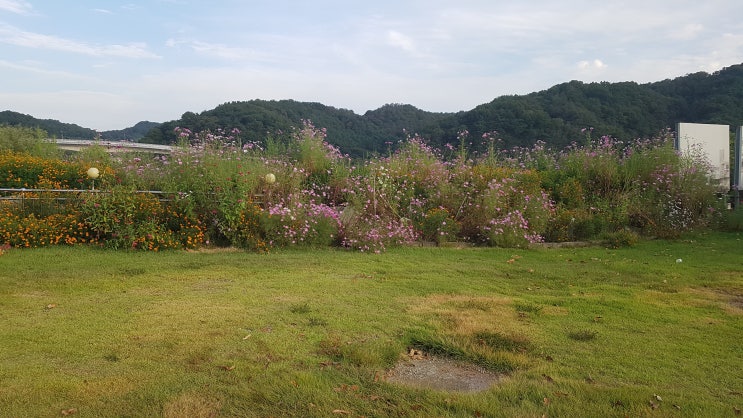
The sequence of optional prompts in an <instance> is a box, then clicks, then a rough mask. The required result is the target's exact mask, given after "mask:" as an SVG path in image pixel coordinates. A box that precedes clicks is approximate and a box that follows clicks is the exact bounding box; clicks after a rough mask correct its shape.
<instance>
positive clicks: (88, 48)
mask: <svg viewBox="0 0 743 418" xmlns="http://www.w3.org/2000/svg"><path fill="white" fill-rule="evenodd" d="M0 42H2V43H6V44H10V45H15V46H20V47H26V48H38V49H48V50H54V51H62V52H71V53H75V54H82V55H90V56H114V57H122V58H159V57H158V56H157V55H156V54H154V53H153V52H150V51H149V50H148V48H147V45H146V44H144V43H130V44H127V45H116V44H113V45H94V44H89V43H85V42H78V41H73V40H70V39H65V38H62V37H58V36H51V35H44V34H41V33H33V32H27V31H23V30H20V29H18V28H15V27H12V26H9V25H2V24H0Z"/></svg>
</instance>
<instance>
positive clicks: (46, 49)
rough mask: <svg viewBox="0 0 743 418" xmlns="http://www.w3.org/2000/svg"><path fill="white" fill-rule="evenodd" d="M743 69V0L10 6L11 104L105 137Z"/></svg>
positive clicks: (227, 0) (7, 103)
mask: <svg viewBox="0 0 743 418" xmlns="http://www.w3.org/2000/svg"><path fill="white" fill-rule="evenodd" d="M740 63H743V2H741V0H707V1H698V0H697V1H685V0H643V1H635V0H626V1H612V0H606V1H601V2H600V1H595V0H590V1H583V0H565V1H547V0H529V1H524V0H500V1H497V0H452V1H442V0H425V1H423V0H421V1H418V0H365V1H353V0H343V1H340V0H339V1H333V0H314V1H300V0H296V1H283V0H272V1H250V0H203V1H202V0H150V1H137V0H129V1H116V0H108V1H93V0H75V1H62V0H0V80H2V81H0V83H2V84H1V85H2V87H1V88H0V110H13V111H16V112H21V113H27V114H30V115H32V116H35V117H37V118H42V119H58V120H60V121H63V122H68V123H76V124H79V125H82V126H84V127H89V128H94V129H99V130H110V129H122V128H125V127H128V126H132V125H134V124H135V123H136V122H138V121H140V120H150V121H155V122H164V121H167V120H172V119H178V118H179V117H180V116H181V114H183V113H184V112H186V111H192V112H197V113H198V112H201V111H204V110H208V109H212V108H214V107H215V106H217V105H219V104H221V103H224V102H227V101H235V100H251V99H266V100H269V99H295V100H299V101H312V102H321V103H323V104H326V105H329V106H334V107H338V108H344V109H351V110H354V111H355V112H356V113H359V114H363V113H364V112H366V111H367V110H371V109H376V108H378V107H380V106H382V105H384V104H386V103H409V104H412V105H414V106H416V107H418V108H421V109H424V110H428V111H441V112H453V111H459V110H469V109H472V108H473V107H475V106H477V105H479V104H482V103H487V102H490V101H491V100H493V99H494V98H496V97H499V96H502V95H508V94H526V93H530V92H534V91H540V90H544V89H547V88H549V87H551V86H553V85H555V84H558V83H562V82H566V81H570V80H581V81H586V82H590V81H611V82H616V81H636V82H639V83H645V82H651V81H659V80H663V79H667V78H675V77H679V76H683V75H685V74H689V73H693V72H697V71H707V72H713V71H717V70H719V69H721V68H723V67H726V66H729V65H733V64H740Z"/></svg>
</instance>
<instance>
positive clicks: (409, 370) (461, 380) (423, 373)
mask: <svg viewBox="0 0 743 418" xmlns="http://www.w3.org/2000/svg"><path fill="white" fill-rule="evenodd" d="M502 378H503V376H501V375H499V374H497V373H493V372H490V371H488V370H485V369H482V368H480V367H477V366H475V365H473V364H470V363H465V362H461V361H456V360H451V359H447V358H442V357H434V356H429V355H420V356H409V357H408V358H406V359H405V360H402V361H400V362H399V363H398V364H397V365H396V366H395V367H394V368H393V369H391V370H389V371H388V372H387V376H386V379H387V381H388V382H391V383H399V384H403V385H409V386H414V387H419V388H426V389H433V390H441V391H453V392H480V391H483V390H486V389H488V388H489V387H490V386H492V385H493V384H495V383H497V382H498V381H499V380H500V379H502Z"/></svg>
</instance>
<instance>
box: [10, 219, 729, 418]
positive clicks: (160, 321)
mask: <svg viewBox="0 0 743 418" xmlns="http://www.w3.org/2000/svg"><path fill="white" fill-rule="evenodd" d="M740 240H741V235H740V234H734V233H731V234H712V235H699V236H695V237H691V238H689V239H686V240H679V241H672V242H668V241H649V242H640V243H638V244H637V245H636V246H634V247H631V248H619V249H605V248H600V247H589V248H562V249H546V248H543V249H540V248H536V249H532V250H519V251H517V254H516V255H517V256H518V257H514V250H513V249H509V250H500V249H497V248H495V249H482V248H468V249H461V248H400V249H393V250H390V251H389V252H388V253H386V254H382V255H369V254H359V253H353V252H345V251H334V250H322V251H287V252H280V253H273V254H263V255H258V254H249V253H243V252H234V251H230V252H208V251H204V252H175V251H174V252H165V253H159V254H154V253H153V254H149V253H130V252H110V251H101V250H97V249H93V248H85V247H74V248H45V249H35V250H15V249H13V250H9V251H7V252H6V253H5V254H3V255H1V256H0V318H1V319H2V327H0V341H2V342H3V343H2V344H0V406H1V407H2V415H4V416H24V417H26V416H28V417H34V416H60V415H62V414H63V413H68V414H71V413H74V414H75V416H80V417H114V416H168V417H179V416H204V417H209V416H243V417H251V416H255V417H263V416H302V417H326V416H420V417H423V416H455V417H457V416H461V417H471V416H478V414H479V415H482V416H509V417H510V416H517V417H518V416H542V415H547V416H566V417H567V416H625V415H626V416H709V417H716V416H734V415H735V413H736V412H735V411H736V410H739V409H743V391H742V390H741V388H742V387H743V378H741V374H740V359H741V358H743V346H742V345H741V344H740V336H741V335H743V306H742V302H743V265H742V264H741V262H740V261H741V259H740V245H741V241H740ZM677 259H682V260H683V262H681V263H677V262H676V260H677ZM510 260H515V261H510ZM411 347H415V348H418V349H423V350H427V351H428V352H430V353H436V354H439V355H442V356H448V357H453V358H456V359H460V360H465V361H468V362H471V363H474V364H477V365H479V366H481V367H485V368H488V369H490V370H495V371H499V372H504V373H507V378H505V379H502V380H501V381H500V382H499V383H498V384H497V385H495V386H493V387H492V388H490V389H489V390H487V391H484V392H479V393H477V394H461V393H446V392H437V391H432V390H423V389H414V388H411V387H407V386H402V385H396V384H392V383H390V382H387V381H385V378H384V376H385V371H386V370H389V369H390V368H392V367H393V366H394V364H396V363H397V361H398V360H399V359H400V358H401V357H402V356H404V355H405V354H406V353H407V352H408V350H409V349H410V348H411Z"/></svg>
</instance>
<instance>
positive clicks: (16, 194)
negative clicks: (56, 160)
mask: <svg viewBox="0 0 743 418" xmlns="http://www.w3.org/2000/svg"><path fill="white" fill-rule="evenodd" d="M101 193H110V191H106V190H83V189H3V188H0V205H12V206H14V209H17V210H20V212H21V213H24V214H31V213H33V214H37V215H48V214H51V213H60V212H64V211H65V210H67V209H68V207H69V206H70V205H74V204H76V203H78V202H81V201H82V200H84V199H85V197H86V196H90V195H92V194H101ZM134 193H138V194H150V195H154V196H157V198H158V200H159V201H161V202H169V201H171V200H173V197H174V196H175V194H176V193H170V192H162V191H157V190H138V191H135V192H134Z"/></svg>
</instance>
